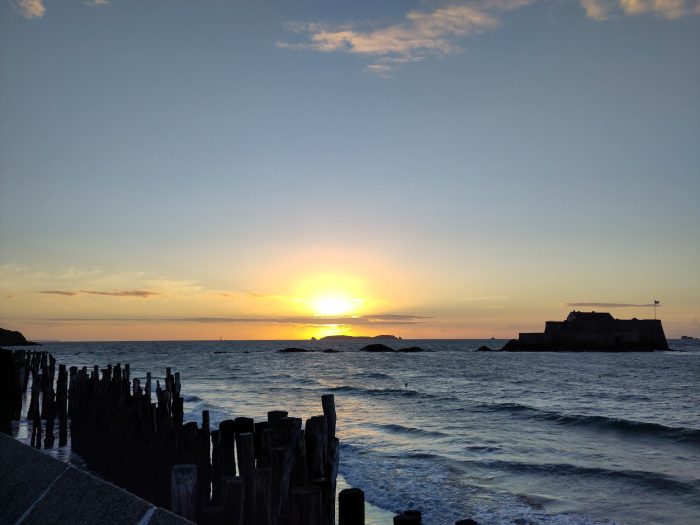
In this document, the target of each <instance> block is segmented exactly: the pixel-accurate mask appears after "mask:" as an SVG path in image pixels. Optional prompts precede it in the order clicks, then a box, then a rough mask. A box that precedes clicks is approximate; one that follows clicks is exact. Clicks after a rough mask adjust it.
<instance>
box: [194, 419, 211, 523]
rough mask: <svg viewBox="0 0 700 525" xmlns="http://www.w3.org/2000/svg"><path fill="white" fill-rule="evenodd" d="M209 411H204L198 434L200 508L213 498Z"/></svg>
mask: <svg viewBox="0 0 700 525" xmlns="http://www.w3.org/2000/svg"><path fill="white" fill-rule="evenodd" d="M210 439H211V433H210V430H209V411H208V410H204V411H202V429H201V430H200V431H199V433H198V436H197V446H198V450H197V475H198V479H199V507H198V508H199V509H200V510H201V509H202V508H204V507H206V506H207V505H209V501H210V499H211V487H210V483H211V458H210V450H211V449H210V448H209V445H210Z"/></svg>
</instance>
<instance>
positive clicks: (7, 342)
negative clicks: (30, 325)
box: [0, 328, 39, 346]
mask: <svg viewBox="0 0 700 525" xmlns="http://www.w3.org/2000/svg"><path fill="white" fill-rule="evenodd" d="M37 344H39V343H32V342H31V341H27V340H26V339H25V338H24V336H23V335H22V332H15V331H13V330H5V329H4V328H0V346H35V345H37Z"/></svg>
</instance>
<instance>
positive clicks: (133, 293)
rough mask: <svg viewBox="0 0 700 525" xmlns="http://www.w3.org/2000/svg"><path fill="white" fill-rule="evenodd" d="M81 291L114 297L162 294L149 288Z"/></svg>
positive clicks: (82, 291)
mask: <svg viewBox="0 0 700 525" xmlns="http://www.w3.org/2000/svg"><path fill="white" fill-rule="evenodd" d="M80 293H84V294H91V295H110V296H112V297H151V296H152V295H160V294H159V293H158V292H150V291H148V290H123V291H116V292H98V291H94V290H80Z"/></svg>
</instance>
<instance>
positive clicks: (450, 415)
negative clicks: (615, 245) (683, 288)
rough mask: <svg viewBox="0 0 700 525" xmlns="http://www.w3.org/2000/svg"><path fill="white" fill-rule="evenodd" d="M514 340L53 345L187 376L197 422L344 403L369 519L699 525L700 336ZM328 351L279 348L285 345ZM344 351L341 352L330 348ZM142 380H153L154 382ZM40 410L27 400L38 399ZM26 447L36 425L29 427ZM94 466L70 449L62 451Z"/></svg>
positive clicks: (89, 361) (346, 468)
mask: <svg viewBox="0 0 700 525" xmlns="http://www.w3.org/2000/svg"><path fill="white" fill-rule="evenodd" d="M504 343H505V341H500V340H420V341H408V340H403V341H399V342H390V343H388V344H389V345H390V346H394V347H397V348H399V347H408V346H419V347H421V348H423V349H425V350H429V351H428V352H423V353H391V354H389V353H367V352H362V351H359V350H360V348H361V347H362V346H364V345H365V344H367V342H366V341H358V340H350V341H342V342H332V343H330V342H327V341H305V342H304V341H190V342H182V341H162V342H89V343H84V342H80V343H69V342H65V343H46V344H44V346H43V347H42V350H46V351H49V352H51V353H53V354H54V355H55V356H56V358H57V359H58V362H59V363H65V364H66V365H68V366H83V365H85V366H89V367H92V366H93V365H95V364H97V365H100V366H101V367H104V366H106V365H107V364H108V363H112V364H116V363H121V364H125V363H129V364H130V366H131V373H132V377H141V378H144V379H145V375H146V372H149V371H150V372H152V373H153V375H154V378H158V377H160V378H161V379H162V377H163V376H164V375H165V367H172V369H173V371H174V372H175V371H179V372H180V373H181V382H182V392H181V395H183V397H184V400H185V418H186V420H188V421H197V422H201V413H202V411H203V410H208V411H209V413H210V416H211V420H212V424H213V425H218V423H219V422H220V421H222V420H224V419H229V418H234V417H237V416H248V417H254V418H255V419H256V420H263V419H265V418H266V414H267V412H268V411H269V410H287V411H288V412H289V414H290V415H293V416H297V417H302V418H308V417H311V416H313V415H318V414H322V408H321V395H322V394H327V393H331V394H334V395H335V402H336V409H337V415H338V429H337V433H338V437H339V438H340V441H341V455H340V479H339V488H343V487H347V486H353V487H359V488H361V489H363V490H364V493H365V498H366V501H367V503H368V512H367V523H368V524H369V525H383V524H390V523H391V517H392V516H393V513H395V512H397V511H403V510H405V509H420V510H421V511H422V513H423V523H424V524H426V525H443V524H453V523H454V522H455V521H456V520H458V519H462V518H467V517H470V518H472V519H475V520H476V521H477V522H478V523H479V524H480V525H488V524H509V525H511V524H515V525H536V524H538V525H539V524H541V525H574V524H581V525H594V524H611V523H615V524H627V525H649V524H655V523H664V524H665V525H697V524H700V341H698V340H670V341H669V346H670V347H671V348H672V350H671V351H666V352H652V353H530V352H523V353H504V352H479V351H477V349H478V348H479V347H481V346H482V345H486V346H489V347H490V348H500V347H501V346H502V345H503V344H504ZM291 346H294V347H305V348H309V349H313V350H318V352H313V353H280V352H279V351H278V350H280V349H282V348H285V347H291ZM327 348H333V349H335V350H339V352H337V353H323V352H320V350H323V349H327ZM142 384H143V381H142ZM25 406H26V405H25ZM15 433H16V437H17V438H18V439H22V440H27V438H28V436H27V428H26V425H20V426H17V427H15ZM52 453H53V454H55V455H57V456H58V457H61V458H62V459H64V460H66V461H71V462H74V463H78V464H79V463H80V458H78V457H76V456H75V455H74V454H71V452H70V450H69V449H67V448H66V449H54V451H53V452H52Z"/></svg>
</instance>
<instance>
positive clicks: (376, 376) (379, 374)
mask: <svg viewBox="0 0 700 525" xmlns="http://www.w3.org/2000/svg"><path fill="white" fill-rule="evenodd" d="M357 375H358V376H359V377H366V378H370V379H391V376H390V375H389V374H385V373H383V372H362V373H359V374H357Z"/></svg>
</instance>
